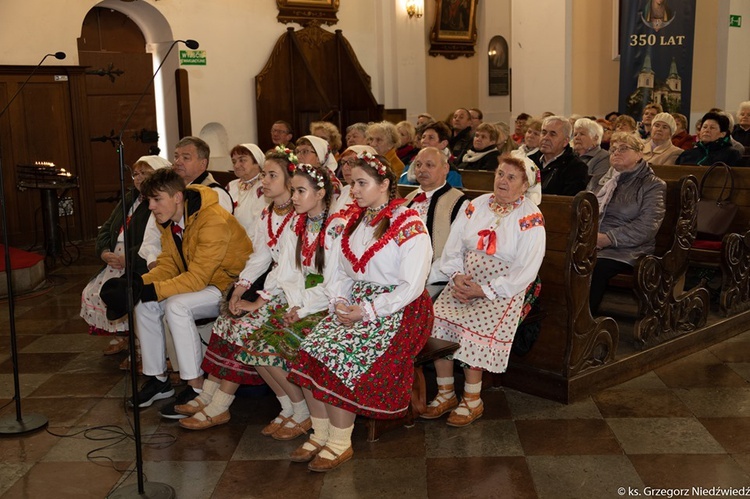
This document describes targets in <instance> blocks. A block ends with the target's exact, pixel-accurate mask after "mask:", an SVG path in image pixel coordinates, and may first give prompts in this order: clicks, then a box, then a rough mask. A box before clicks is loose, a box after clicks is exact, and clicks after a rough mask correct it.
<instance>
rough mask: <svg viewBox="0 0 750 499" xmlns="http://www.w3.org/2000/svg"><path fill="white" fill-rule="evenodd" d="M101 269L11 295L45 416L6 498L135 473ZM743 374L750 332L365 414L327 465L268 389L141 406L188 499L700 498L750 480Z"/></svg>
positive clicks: (3, 324)
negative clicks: (160, 411) (84, 295)
mask: <svg viewBox="0 0 750 499" xmlns="http://www.w3.org/2000/svg"><path fill="white" fill-rule="evenodd" d="M97 267H98V266H97V264H96V262H94V261H93V260H88V261H87V262H79V263H78V264H76V265H74V266H73V267H68V268H62V269H59V270H57V271H56V272H55V273H54V274H53V280H54V282H55V283H56V286H55V287H54V288H53V289H52V290H51V291H50V292H48V293H46V294H43V295H40V296H37V297H32V298H24V299H21V300H19V301H18V302H17V306H16V317H17V320H16V324H17V332H18V344H19V350H20V366H21V372H22V373H23V374H22V375H21V390H22V395H23V408H24V412H25V413H27V414H28V413H34V412H36V413H41V414H44V415H45V416H46V417H47V418H48V419H49V421H50V423H49V429H48V431H39V432H37V433H34V434H31V435H27V436H23V437H5V438H0V456H2V458H1V459H2V463H3V464H2V466H0V497H2V498H20V497H29V498H34V499H42V498H47V497H55V498H61V497H62V498H83V497H93V498H101V497H105V496H106V495H107V494H108V492H109V491H111V490H113V489H114V488H115V487H117V486H118V485H120V484H122V483H134V481H135V477H134V476H133V475H132V474H131V473H129V470H132V466H133V460H134V457H135V449H134V445H133V442H132V440H131V439H130V438H128V434H129V433H130V429H129V428H130V423H129V420H128V417H129V413H128V412H127V411H125V410H124V404H123V396H124V393H125V388H126V387H127V386H129V378H126V376H125V374H124V372H123V371H120V370H118V367H117V366H118V364H119V362H120V360H121V359H122V358H123V357H122V355H119V356H114V357H104V356H102V355H101V353H100V351H101V348H103V346H104V345H105V344H106V343H107V341H108V340H107V339H106V338H97V337H90V336H88V335H87V334H86V333H85V331H86V327H85V324H84V323H83V321H82V320H81V319H79V318H78V307H79V293H80V291H81V290H82V289H83V286H84V285H85V283H86V281H87V280H88V278H89V277H90V276H91V275H92V274H93V273H94V272H95V271H96V270H97ZM8 335H9V326H8V312H7V307H6V306H5V305H3V308H2V311H0V406H5V407H4V408H3V409H2V411H0V414H2V415H12V414H13V413H14V404H13V403H11V397H12V394H13V386H12V375H11V372H12V367H11V361H10V358H9V357H10V354H9V348H10V347H9V344H10V343H9V340H8V338H9V336H8ZM748 381H750V332H748V333H744V334H743V335H740V336H738V337H735V338H733V339H731V340H729V341H726V342H724V343H722V344H719V345H716V346H714V347H712V348H709V349H707V350H705V351H702V352H699V353H696V354H694V355H691V356H690V357H687V358H685V359H682V360H680V361H677V362H674V363H672V364H670V365H667V366H665V367H663V368H660V369H658V370H656V371H653V372H650V373H648V374H646V375H644V376H642V377H640V378H638V379H635V380H632V381H630V382H627V383H624V384H622V385H620V386H617V387H615V388H612V389H609V390H606V391H604V392H601V393H599V394H597V395H596V396H594V397H591V398H588V399H586V400H584V401H582V402H579V403H576V404H572V405H567V406H565V405H561V404H558V403H555V402H550V401H547V400H544V399H540V398H537V397H533V396H530V395H526V394H523V393H520V392H516V391H513V390H497V391H485V392H484V394H483V398H484V401H485V405H486V411H485V415H484V417H483V418H482V419H480V420H479V421H477V422H476V423H475V424H473V425H471V426H470V427H468V428H465V429H454V428H449V427H447V426H446V425H445V421H444V420H439V421H430V422H424V421H420V422H418V423H417V424H416V425H415V426H414V427H413V428H408V429H407V428H403V429H399V430H396V431H393V432H391V433H389V434H386V435H385V436H383V437H382V439H381V440H380V441H379V442H376V443H367V442H366V440H365V431H364V427H363V426H362V425H361V424H358V425H357V427H356V429H355V434H354V449H355V456H354V459H353V460H352V461H351V462H349V463H347V464H346V465H344V466H342V468H340V469H338V470H336V471H334V472H332V473H330V474H327V475H321V474H316V473H311V472H308V471H307V468H306V467H305V465H300V464H294V463H290V462H289V461H288V460H287V459H286V457H287V455H288V453H289V452H290V451H291V450H292V449H294V448H295V447H296V446H297V445H299V444H300V443H301V442H300V441H292V442H277V441H275V440H272V439H270V438H267V437H263V436H261V435H260V434H259V431H260V429H261V428H262V426H263V425H264V424H265V423H267V422H268V421H269V420H270V419H271V418H272V417H273V416H274V414H275V413H276V411H277V407H276V402H275V399H274V398H273V397H272V396H269V395H257V394H255V395H252V394H246V395H245V396H243V397H239V398H238V399H237V401H236V402H235V404H234V406H233V407H232V418H233V419H232V421H231V422H230V423H229V424H227V425H225V426H222V427H217V428H214V429H212V430H208V431H205V432H188V431H186V430H182V429H181V428H179V426H177V424H176V423H175V422H173V421H166V420H160V419H159V417H158V416H157V414H156V409H155V408H150V409H146V410H144V411H143V412H142V417H141V427H142V431H143V434H144V442H145V444H144V448H143V451H144V452H143V454H144V460H145V464H144V470H145V475H146V478H147V479H148V480H154V481H159V482H163V483H167V484H169V485H171V486H172V487H174V488H175V490H176V491H177V497H179V498H209V497H215V498H222V499H223V498H234V497H237V498H251V497H253V498H255V497H258V498H264V497H282V498H287V497H305V498H306V499H314V498H318V497H333V498H356V497H372V498H382V497H389V498H390V497H409V498H419V497H430V498H441V497H446V498H455V497H477V498H485V497H487V498H488V497H506V498H507V497H513V498H515V497H520V498H525V497H549V498H564V497H570V498H588V497H591V498H605V497H620V496H621V495H622V494H621V493H620V492H618V489H620V487H624V488H625V489H623V490H624V495H625V496H630V497H634V496H635V495H636V493H638V494H639V495H640V496H647V495H649V494H650V495H652V496H653V495H654V494H655V493H654V491H653V489H655V488H656V489H660V488H663V489H674V488H681V489H682V488H688V489H689V491H688V492H689V495H691V496H697V495H698V494H696V493H695V492H696V491H694V490H693V489H692V487H706V488H711V487H725V488H726V487H746V486H750V437H748V435H750V384H749V383H748ZM86 430H88V431H86ZM647 487H651V489H647ZM704 494H707V493H706V492H704ZM747 494H748V495H750V492H747Z"/></svg>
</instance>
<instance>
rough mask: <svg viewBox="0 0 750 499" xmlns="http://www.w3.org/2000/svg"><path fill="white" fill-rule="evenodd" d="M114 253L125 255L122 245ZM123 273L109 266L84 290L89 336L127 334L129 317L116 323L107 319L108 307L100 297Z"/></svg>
mask: <svg viewBox="0 0 750 499" xmlns="http://www.w3.org/2000/svg"><path fill="white" fill-rule="evenodd" d="M114 253H115V254H116V255H117V256H122V255H123V254H124V253H123V244H122V243H118V244H117V246H115V250H114ZM123 273H124V271H123V270H121V269H120V270H118V269H114V268H112V267H110V266H109V265H107V266H106V267H104V268H103V269H102V271H101V272H99V273H98V274H97V275H96V276H94V278H93V279H91V281H89V283H88V284H87V285H86V287H85V288H84V289H83V292H82V293H81V317H82V318H83V320H85V321H86V323H88V325H89V334H93V335H104V336H106V335H115V334H118V333H127V331H128V320H127V316H124V317H122V318H120V319H118V320H116V321H111V320H109V319H107V305H105V304H104V302H103V301H102V299H101V298H100V297H99V292H100V291H101V289H102V286H103V285H104V283H105V282H107V281H109V280H110V279H113V278H115V277H121V276H122V275H123Z"/></svg>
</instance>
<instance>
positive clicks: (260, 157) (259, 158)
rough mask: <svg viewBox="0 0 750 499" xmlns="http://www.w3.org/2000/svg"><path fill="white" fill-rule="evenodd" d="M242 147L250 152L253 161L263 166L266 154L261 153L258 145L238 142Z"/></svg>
mask: <svg viewBox="0 0 750 499" xmlns="http://www.w3.org/2000/svg"><path fill="white" fill-rule="evenodd" d="M240 145H241V146H242V147H244V148H245V149H247V150H248V151H250V154H252V155H253V158H255V162H256V163H258V166H259V167H261V169H262V168H263V164H264V163H265V162H266V155H265V154H263V151H261V150H260V147H258V146H256V145H255V144H240Z"/></svg>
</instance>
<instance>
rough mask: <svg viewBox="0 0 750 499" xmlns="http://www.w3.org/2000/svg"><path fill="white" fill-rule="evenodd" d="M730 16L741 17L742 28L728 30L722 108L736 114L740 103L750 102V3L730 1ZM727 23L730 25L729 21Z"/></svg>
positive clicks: (740, 0) (742, 0) (738, 0)
mask: <svg viewBox="0 0 750 499" xmlns="http://www.w3.org/2000/svg"><path fill="white" fill-rule="evenodd" d="M729 14H736V15H741V16H742V27H740V28H727V30H728V33H727V34H728V40H727V71H726V76H725V77H724V76H723V75H722V79H723V82H722V83H723V85H722V86H723V87H724V89H725V90H724V92H725V94H724V103H723V106H721V105H720V107H723V108H724V109H726V110H728V111H731V112H735V111H736V110H737V106H738V104H739V103H740V102H743V101H747V100H750V57H748V54H749V53H750V2H748V1H747V0H730V2H729ZM719 22H720V23H721V22H722V20H721V18H719ZM725 22H726V24H727V25H728V24H729V19H726V20H725ZM720 81H721V80H720Z"/></svg>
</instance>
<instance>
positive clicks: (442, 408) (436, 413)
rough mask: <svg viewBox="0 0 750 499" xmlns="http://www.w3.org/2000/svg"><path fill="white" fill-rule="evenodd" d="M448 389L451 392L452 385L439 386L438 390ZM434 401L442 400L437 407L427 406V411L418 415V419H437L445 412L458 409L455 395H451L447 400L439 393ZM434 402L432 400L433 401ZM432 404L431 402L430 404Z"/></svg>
mask: <svg viewBox="0 0 750 499" xmlns="http://www.w3.org/2000/svg"><path fill="white" fill-rule="evenodd" d="M448 386H449V387H450V390H451V391H453V385H446V386H441V387H440V388H447V387H448ZM435 400H442V402H440V403H439V404H438V405H435V406H433V405H428V406H427V409H425V411H424V412H423V413H422V414H420V415H419V417H420V418H423V419H437V418H439V417H440V416H442V415H443V414H445V413H446V412H450V411H452V410H453V409H455V408H456V407H458V399H457V398H456V395H455V394H453V396H452V397H451V398H449V399H446V398H443V397H442V395H440V393H438V396H437V397H435ZM433 402H434V400H433ZM430 404H432V402H430Z"/></svg>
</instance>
